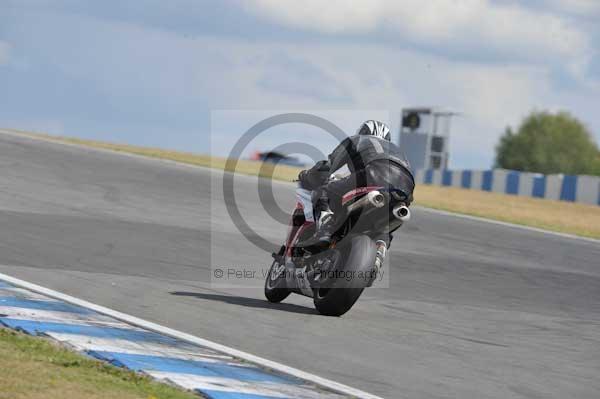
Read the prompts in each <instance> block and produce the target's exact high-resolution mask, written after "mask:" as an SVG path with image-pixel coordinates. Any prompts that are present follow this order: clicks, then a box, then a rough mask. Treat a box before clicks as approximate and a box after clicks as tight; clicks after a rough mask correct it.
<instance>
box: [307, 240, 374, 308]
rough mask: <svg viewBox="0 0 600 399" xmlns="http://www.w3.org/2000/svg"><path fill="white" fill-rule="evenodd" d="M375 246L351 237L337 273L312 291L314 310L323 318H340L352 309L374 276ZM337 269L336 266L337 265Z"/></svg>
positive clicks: (370, 241) (370, 242)
mask: <svg viewBox="0 0 600 399" xmlns="http://www.w3.org/2000/svg"><path fill="white" fill-rule="evenodd" d="M376 252H377V250H376V248H375V244H374V243H373V241H372V240H371V238H369V237H368V236H365V235H361V236H356V237H353V238H352V241H351V243H350V245H347V246H345V248H343V249H342V254H343V257H342V260H343V261H342V263H341V265H340V268H339V269H338V268H337V267H336V270H339V274H338V275H336V278H335V279H334V280H330V281H328V282H327V284H325V285H324V286H323V287H321V288H315V290H314V303H315V308H317V310H318V311H319V313H321V314H322V315H326V316H341V315H343V314H344V313H346V312H347V311H349V310H350V308H352V306H354V304H355V303H356V301H357V300H358V298H359V297H360V295H361V294H362V292H363V290H364V289H365V287H366V286H367V285H368V283H369V281H370V280H369V276H371V275H372V273H373V264H374V260H375V255H376ZM336 266H337V265H336Z"/></svg>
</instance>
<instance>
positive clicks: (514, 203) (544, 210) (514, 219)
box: [14, 130, 600, 238]
mask: <svg viewBox="0 0 600 399" xmlns="http://www.w3.org/2000/svg"><path fill="white" fill-rule="evenodd" d="M14 132H15V133H20V134H24V135H29V136H33V137H38V138H42V139H45V140H50V141H58V142H63V143H71V144H77V145H83V146H88V147H95V148H103V149H108V150H113V151H120V152H127V153H132V154H138V155H143V156H148V157H153V158H161V159H169V160H173V161H178V162H183V163H187V164H192V165H198V166H206V167H210V168H215V169H221V170H223V169H224V170H228V171H231V172H235V173H242V174H247V175H255V176H256V175H258V176H263V177H269V178H273V179H276V180H284V181H292V180H294V179H295V178H296V177H297V176H298V172H299V171H300V169H299V168H294V167H290V166H283V165H282V166H273V165H272V164H268V163H265V164H263V163H262V162H256V161H249V160H238V161H237V163H236V164H235V165H233V163H232V162H231V161H229V162H228V161H227V159H225V158H220V157H213V156H209V155H202V154H193V153H187V152H180V151H170V150H163V149H160V148H148V147H139V146H132V145H128V144H115V143H106V142H102V141H94V140H85V139H78V138H72V137H58V136H50V135H45V134H39V133H30V132H21V131H17V130H14ZM415 203H416V204H418V205H422V206H426V207H429V208H435V209H442V210H446V211H450V212H456V213H462V214H467V215H474V216H479V217H483V218H488V219H493V220H500V221H504V222H510V223H515V224H520V225H524V226H532V227H538V228H542V229H546V230H550V231H556V232H561V233H569V234H575V235H580V236H584V237H591V238H600V206H596V205H585V204H578V203H571V202H564V201H551V200H546V199H539V198H529V197H517V196H514V195H504V194H499V193H489V192H485V191H478V190H465V189H459V188H452V187H438V186H427V185H417V188H416V190H415Z"/></svg>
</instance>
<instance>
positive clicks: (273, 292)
mask: <svg viewBox="0 0 600 399" xmlns="http://www.w3.org/2000/svg"><path fill="white" fill-rule="evenodd" d="M281 267H282V265H280V264H279V262H277V261H276V260H275V261H274V262H273V264H272V265H271V268H270V269H269V274H268V275H267V278H266V279H265V297H267V300H268V301H269V302H273V303H279V302H281V301H283V300H284V299H285V298H287V297H288V295H290V293H291V291H290V290H289V289H288V288H287V284H286V281H285V265H283V269H281Z"/></svg>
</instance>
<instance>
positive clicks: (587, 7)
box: [550, 0, 600, 16]
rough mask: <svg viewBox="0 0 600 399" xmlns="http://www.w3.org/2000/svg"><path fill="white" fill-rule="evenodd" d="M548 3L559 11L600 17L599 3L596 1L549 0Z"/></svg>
mask: <svg viewBox="0 0 600 399" xmlns="http://www.w3.org/2000/svg"><path fill="white" fill-rule="evenodd" d="M550 3H552V5H553V6H554V7H556V8H558V9H559V10H562V11H565V12H568V13H571V14H576V15H581V16H594V15H600V1H598V0H550Z"/></svg>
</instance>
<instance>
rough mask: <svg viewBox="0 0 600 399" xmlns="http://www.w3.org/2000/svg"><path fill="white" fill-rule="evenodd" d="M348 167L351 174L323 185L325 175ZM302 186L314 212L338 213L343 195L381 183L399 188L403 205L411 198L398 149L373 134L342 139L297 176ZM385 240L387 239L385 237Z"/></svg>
mask: <svg viewBox="0 0 600 399" xmlns="http://www.w3.org/2000/svg"><path fill="white" fill-rule="evenodd" d="M344 165H347V166H348V169H349V170H350V175H349V176H347V177H345V178H343V179H340V180H337V181H333V182H331V183H329V184H326V185H325V183H326V180H327V178H328V177H329V176H330V175H331V174H332V173H334V172H335V171H337V170H338V169H340V168H342V167H343V166H344ZM298 178H299V180H300V183H301V185H302V187H303V188H305V189H307V190H313V202H314V204H315V207H314V209H315V215H318V214H319V213H320V212H321V211H322V210H329V209H331V210H332V211H333V212H334V215H339V213H340V212H339V211H340V210H341V199H342V197H343V195H344V194H346V193H348V192H349V191H351V190H353V189H355V188H357V187H367V186H383V187H385V188H394V189H397V190H401V191H402V192H403V193H404V194H405V195H406V201H405V202H406V204H407V205H409V204H410V202H411V201H412V194H413V190H414V187H415V182H414V177H413V175H412V172H411V170H410V166H409V164H408V161H407V160H406V158H405V156H404V154H403V153H402V151H400V148H398V146H397V145H395V144H394V143H391V142H389V141H387V140H384V139H380V138H378V137H375V136H362V135H361V136H359V135H356V136H351V137H348V138H347V139H345V140H344V141H342V142H341V143H340V144H339V145H338V146H337V147H336V148H335V149H334V150H333V152H332V153H331V154H330V155H329V157H328V160H327V161H319V162H317V163H316V164H315V166H313V167H312V168H311V169H308V170H305V171H302V172H301V173H300V175H299V176H298ZM386 241H387V240H386Z"/></svg>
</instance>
